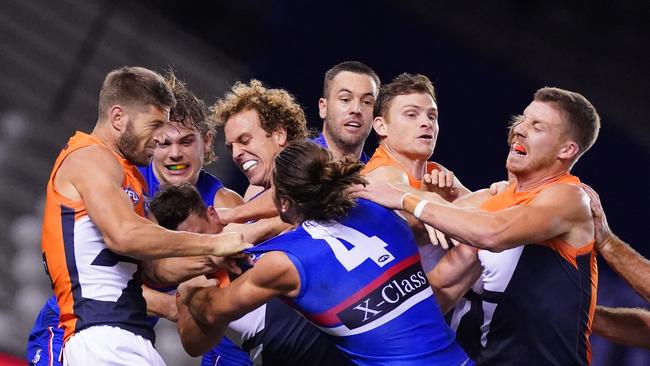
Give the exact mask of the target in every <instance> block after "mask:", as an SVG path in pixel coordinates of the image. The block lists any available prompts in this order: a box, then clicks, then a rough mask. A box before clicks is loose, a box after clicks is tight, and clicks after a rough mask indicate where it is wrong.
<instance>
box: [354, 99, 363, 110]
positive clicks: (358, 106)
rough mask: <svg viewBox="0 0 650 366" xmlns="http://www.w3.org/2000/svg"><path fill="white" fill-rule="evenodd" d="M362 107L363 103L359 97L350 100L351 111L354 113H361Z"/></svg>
mask: <svg viewBox="0 0 650 366" xmlns="http://www.w3.org/2000/svg"><path fill="white" fill-rule="evenodd" d="M362 109H363V103H362V102H361V100H359V99H356V98H355V99H353V100H352V105H351V112H352V113H356V114H361V111H362Z"/></svg>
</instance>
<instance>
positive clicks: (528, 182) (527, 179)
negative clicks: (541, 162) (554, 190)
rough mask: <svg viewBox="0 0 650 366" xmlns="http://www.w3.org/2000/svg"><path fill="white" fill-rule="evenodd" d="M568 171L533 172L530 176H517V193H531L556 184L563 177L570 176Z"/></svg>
mask: <svg viewBox="0 0 650 366" xmlns="http://www.w3.org/2000/svg"><path fill="white" fill-rule="evenodd" d="M568 174H569V171H568V170H567V169H562V170H554V171H546V170H540V171H535V172H531V173H530V174H524V175H522V174H519V175H518V174H515V176H516V177H517V188H515V192H529V191H532V190H534V189H536V188H539V187H541V186H544V185H546V184H549V183H551V182H554V181H556V180H558V179H560V178H561V177H563V176H565V175H568Z"/></svg>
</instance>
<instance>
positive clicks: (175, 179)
mask: <svg viewBox="0 0 650 366" xmlns="http://www.w3.org/2000/svg"><path fill="white" fill-rule="evenodd" d="M165 79H166V80H165V81H166V83H167V84H168V85H169V87H170V89H171V91H172V92H173V94H174V97H175V98H176V101H177V103H176V106H175V107H174V108H172V109H171V111H170V123H169V124H167V125H166V126H165V127H164V129H163V135H162V136H161V137H160V138H159V141H158V146H157V147H156V149H155V152H154V156H153V158H152V161H151V163H150V164H149V165H148V166H146V167H139V169H140V172H141V173H142V174H143V176H144V177H145V180H146V183H147V186H148V190H149V197H152V196H153V195H154V194H155V193H156V192H157V191H158V189H159V185H160V184H161V182H163V183H170V184H179V183H182V182H190V183H192V184H194V185H195V186H196V187H197V189H198V191H199V192H200V194H201V197H202V198H203V200H204V201H205V203H206V204H207V205H215V206H217V207H233V206H235V205H238V204H241V203H242V198H241V196H239V195H238V194H237V193H236V192H234V191H232V190H229V189H227V188H225V187H224V186H223V184H222V183H221V182H220V181H219V179H217V178H216V177H214V176H213V175H211V174H210V173H208V172H206V171H205V170H203V165H204V164H209V163H210V162H212V161H213V160H214V153H213V151H212V134H213V130H214V128H213V126H212V125H211V124H209V123H208V119H207V114H208V111H207V108H206V106H205V104H204V103H203V101H201V100H200V99H198V98H197V97H196V96H194V94H192V92H191V91H190V90H189V89H187V88H186V86H185V85H184V84H183V83H182V82H181V81H179V80H177V79H176V77H175V76H174V74H173V73H169V74H168V75H167V76H166V78H165ZM167 263H169V261H168V262H167ZM175 270H176V271H178V272H184V273H189V274H190V275H192V276H193V275H197V274H201V273H206V272H208V271H213V270H214V269H213V268H211V267H210V266H203V267H197V266H196V263H195V262H194V261H192V260H181V261H178V260H176V264H175ZM174 288H175V286H167V287H162V288H158V291H156V290H152V289H151V288H149V287H147V286H143V287H142V289H143V296H144V297H145V299H146V301H147V313H148V314H149V315H150V316H151V318H149V320H150V322H151V323H152V324H154V325H155V324H156V322H157V321H158V317H165V318H167V319H169V320H171V321H176V319H177V315H178V313H177V311H176V304H175V298H174V296H173V295H170V294H167V293H166V291H168V290H173V289H174ZM59 313H60V312H59V307H58V305H57V303H56V299H55V297H54V296H52V297H51V298H50V299H49V300H48V301H47V303H46V304H45V305H44V306H43V308H42V310H41V312H40V313H39V315H38V317H37V320H36V322H35V324H34V327H33V329H32V331H31V332H30V335H29V339H28V344H27V355H26V356H27V359H28V361H30V362H31V363H32V364H33V365H60V362H59V361H58V360H59V354H60V353H61V347H62V340H63V331H62V330H61V329H60V328H58V324H59ZM214 352H215V354H218V355H220V356H221V363H219V365H226V366H227V365H234V366H239V365H250V364H251V363H250V360H249V357H248V354H247V353H244V352H242V351H241V350H240V349H239V347H237V346H235V345H234V344H233V343H232V342H230V341H229V340H227V339H225V338H224V342H223V343H222V344H220V345H219V346H217V347H216V348H215V351H214ZM210 365H214V364H213V363H212V364H210Z"/></svg>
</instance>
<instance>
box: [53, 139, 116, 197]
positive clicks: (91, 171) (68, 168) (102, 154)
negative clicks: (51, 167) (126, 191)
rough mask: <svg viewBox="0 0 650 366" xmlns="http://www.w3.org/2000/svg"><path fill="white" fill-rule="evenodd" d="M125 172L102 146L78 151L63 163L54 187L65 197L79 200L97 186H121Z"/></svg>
mask: <svg viewBox="0 0 650 366" xmlns="http://www.w3.org/2000/svg"><path fill="white" fill-rule="evenodd" d="M123 178H124V171H123V170H122V167H121V166H120V163H119V162H118V161H117V160H116V159H115V156H114V155H113V154H112V153H111V152H110V151H108V150H107V149H106V148H104V147H101V146H96V145H93V146H88V147H84V148H81V149H79V150H76V151H74V152H72V153H70V155H68V157H66V159H65V160H64V161H63V162H62V163H61V166H60V167H59V170H58V171H57V172H56V175H55V176H54V185H55V187H56V189H57V191H59V193H61V194H62V195H63V196H65V197H67V198H69V199H79V198H80V196H79V195H80V193H81V192H82V191H83V190H84V189H85V188H86V187H90V186H92V185H95V184H113V183H117V184H121V182H122V179H123Z"/></svg>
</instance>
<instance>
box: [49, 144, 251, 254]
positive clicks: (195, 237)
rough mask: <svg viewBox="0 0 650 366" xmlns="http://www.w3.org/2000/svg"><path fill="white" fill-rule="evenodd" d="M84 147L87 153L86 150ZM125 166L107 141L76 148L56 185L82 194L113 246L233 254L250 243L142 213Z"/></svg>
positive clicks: (125, 250)
mask: <svg viewBox="0 0 650 366" xmlns="http://www.w3.org/2000/svg"><path fill="white" fill-rule="evenodd" d="M82 152H83V153H82ZM123 179H124V172H123V171H122V168H121V167H120V165H119V163H118V162H117V161H116V160H115V158H114V157H113V155H112V154H111V153H110V152H109V151H107V150H106V149H105V148H103V147H99V146H90V147H86V148H84V149H82V150H79V151H75V152H73V153H71V154H70V155H69V156H68V158H66V160H65V161H64V162H63V163H62V164H61V167H60V168H59V171H58V172H57V174H56V176H55V182H54V184H55V187H56V189H57V190H58V191H59V193H61V194H62V195H64V196H65V197H68V198H69V199H71V200H78V199H81V200H83V203H84V206H85V208H86V210H87V212H88V215H89V216H90V218H91V219H92V220H93V222H94V223H95V225H97V227H98V228H99V230H100V231H101V233H102V235H103V236H104V239H105V242H106V245H107V246H108V248H109V249H111V250H112V251H113V252H115V253H117V254H121V255H126V256H129V257H132V258H136V259H151V258H161V257H172V256H191V255H206V254H213V255H229V254H234V253H238V252H240V251H241V250H243V249H246V248H247V247H249V246H250V245H248V244H247V243H244V242H243V240H242V237H241V235H238V234H233V233H228V234H221V235H201V234H193V233H185V232H174V231H170V230H166V229H164V228H162V227H160V226H158V225H156V224H154V223H152V222H150V221H149V220H147V219H145V218H142V217H140V216H139V215H137V214H136V213H135V211H134V210H133V205H132V203H131V201H130V200H129V199H128V197H127V195H126V194H124V190H123V189H122V187H121V183H122V180H123Z"/></svg>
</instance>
